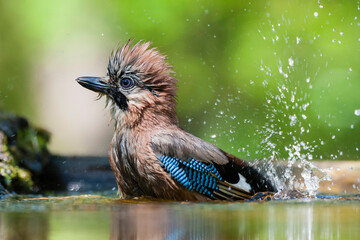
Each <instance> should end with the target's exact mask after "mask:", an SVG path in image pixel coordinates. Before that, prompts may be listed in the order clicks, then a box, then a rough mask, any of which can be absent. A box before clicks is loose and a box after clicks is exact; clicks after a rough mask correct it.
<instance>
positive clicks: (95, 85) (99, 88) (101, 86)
mask: <svg viewBox="0 0 360 240" xmlns="http://www.w3.org/2000/svg"><path fill="white" fill-rule="evenodd" d="M102 79H103V78H101V77H79V78H77V79H76V81H77V82H78V83H79V84H80V85H81V86H83V87H84V88H87V89H90V90H92V91H94V92H98V93H105V94H109V93H111V90H112V86H111V85H108V84H106V83H103V82H102V81H101V80H102Z"/></svg>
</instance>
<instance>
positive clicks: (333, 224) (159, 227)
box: [0, 195, 360, 240]
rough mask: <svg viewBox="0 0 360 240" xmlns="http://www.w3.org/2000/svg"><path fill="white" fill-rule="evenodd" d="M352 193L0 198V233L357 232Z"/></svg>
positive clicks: (204, 235)
mask: <svg viewBox="0 0 360 240" xmlns="http://www.w3.org/2000/svg"><path fill="white" fill-rule="evenodd" d="M359 203H360V202H359V197H356V196H355V197H351V198H341V199H340V198H338V197H336V196H335V198H331V197H330V198H326V199H324V198H322V199H301V200H280V201H268V202H231V203H229V202H216V203H213V202H211V203H189V202H156V201H120V200H117V199H116V198H113V197H104V196H99V195H82V196H68V197H57V198H43V199H39V200H36V199H32V198H26V199H18V200H16V199H5V201H3V202H0V226H1V227H0V239H25V240H27V239H77V240H81V239H86V240H91V239H360V230H359V226H360V205H359Z"/></svg>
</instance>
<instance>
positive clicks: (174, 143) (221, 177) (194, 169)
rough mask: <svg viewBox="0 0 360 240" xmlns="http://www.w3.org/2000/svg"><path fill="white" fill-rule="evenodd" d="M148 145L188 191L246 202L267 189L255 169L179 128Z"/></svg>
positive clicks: (214, 197) (160, 134)
mask: <svg viewBox="0 0 360 240" xmlns="http://www.w3.org/2000/svg"><path fill="white" fill-rule="evenodd" d="M151 143H152V148H153V150H154V152H155V153H156V155H157V158H158V160H159V161H160V164H161V166H162V167H163V168H164V169H165V170H166V171H167V172H168V173H169V174H170V175H171V176H172V177H173V178H174V179H175V180H176V181H177V182H178V183H180V184H181V185H182V186H183V187H185V188H187V189H188V190H191V191H196V192H198V193H201V194H203V195H205V196H207V197H209V198H212V199H219V200H243V199H249V198H250V197H251V196H252V194H254V193H255V192H257V190H259V189H260V190H269V189H266V188H265V187H264V186H262V185H264V181H265V180H266V179H265V178H264V177H263V176H262V175H261V174H259V173H258V171H257V170H256V169H255V168H253V167H251V166H249V165H248V164H247V163H246V162H244V161H242V160H240V159H238V158H236V157H234V156H232V155H230V154H227V153H225V152H224V151H222V150H220V149H219V148H217V147H216V146H214V145H213V144H211V143H208V142H206V141H204V140H202V139H200V138H197V137H195V136H193V135H191V134H189V133H187V132H185V131H184V130H182V129H174V130H173V131H169V130H167V131H160V132H158V133H157V134H155V135H153V136H152V138H151ZM254 178H259V179H260V180H263V182H261V181H258V179H255V180H256V181H254ZM266 183H267V184H270V185H269V186H271V183H269V182H266ZM270 190H271V189H270Z"/></svg>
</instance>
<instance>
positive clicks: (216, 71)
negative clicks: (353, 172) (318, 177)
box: [0, 0, 360, 160]
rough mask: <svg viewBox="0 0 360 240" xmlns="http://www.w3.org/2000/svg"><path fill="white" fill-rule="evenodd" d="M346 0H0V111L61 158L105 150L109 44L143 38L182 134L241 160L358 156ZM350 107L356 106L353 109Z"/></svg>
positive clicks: (357, 49)
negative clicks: (166, 76) (155, 55)
mask: <svg viewBox="0 0 360 240" xmlns="http://www.w3.org/2000/svg"><path fill="white" fill-rule="evenodd" d="M359 9H360V7H359V2H358V1H310V0H307V1H281V0H272V1H165V0H162V1H161V0H158V1H144V0H142V1H85V0H72V1H69V0H63V1H44V0H31V1H29V0H24V1H9V0H0V31H1V35H0V72H1V78H0V109H4V110H6V111H11V112H15V113H17V114H20V115H23V116H25V117H28V118H29V119H30V120H31V121H32V122H33V123H34V124H35V125H38V126H41V127H44V128H46V129H48V130H50V132H51V133H52V142H51V146H50V149H51V150H52V151H53V152H55V153H61V154H83V155H84V154H85V155H88V154H95V155H101V154H106V152H107V149H108V146H109V142H110V139H111V135H112V131H113V127H112V124H111V123H108V119H109V115H108V113H107V112H106V111H105V110H104V109H103V108H104V100H103V99H102V100H100V101H94V100H95V99H96V95H95V94H94V93H91V92H90V91H86V89H83V88H81V87H80V86H79V85H78V84H77V83H76V82H75V81H74V79H75V78H77V77H79V76H84V75H89V76H91V75H104V74H105V73H106V65H107V61H108V56H109V54H110V52H111V50H112V49H113V48H115V47H116V45H117V44H118V43H119V42H120V43H125V42H126V41H127V40H128V39H129V38H134V39H135V41H137V40H141V39H143V40H146V41H152V42H153V46H156V47H158V48H159V49H160V51H161V52H162V53H164V54H166V55H167V56H168V59H169V60H168V61H169V62H170V63H171V64H172V65H173V66H174V70H175V71H176V77H177V79H178V80H179V84H178V87H179V92H178V108H177V109H178V115H179V118H180V123H181V125H182V126H183V127H184V128H185V129H186V130H189V131H190V132H192V133H193V134H195V135H197V136H199V137H201V138H204V139H206V140H208V141H211V142H213V143H215V144H217V145H218V146H219V147H221V148H222V149H224V150H226V151H229V152H231V153H233V154H235V155H237V156H240V157H243V158H245V159H249V160H251V159H257V158H263V157H269V156H271V155H273V156H277V157H279V158H288V157H289V155H290V157H291V154H293V153H294V152H299V153H300V154H301V155H303V156H304V157H306V158H313V159H340V160H342V159H344V160H345V159H355V160H356V159H359V156H360V153H359V149H358V147H360V116H359V115H360V69H359V66H360V25H359V24H360V22H359V13H360V10H359ZM356 110H359V112H358V111H356Z"/></svg>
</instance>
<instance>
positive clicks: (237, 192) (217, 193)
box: [213, 180, 252, 200]
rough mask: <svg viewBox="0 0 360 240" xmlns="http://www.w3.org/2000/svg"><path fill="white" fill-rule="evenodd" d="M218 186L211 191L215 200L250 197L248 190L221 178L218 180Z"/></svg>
mask: <svg viewBox="0 0 360 240" xmlns="http://www.w3.org/2000/svg"><path fill="white" fill-rule="evenodd" d="M218 186H219V188H218V189H216V190H214V192H213V195H214V199H216V200H246V199H250V198H251V197H252V194H251V193H250V192H247V191H245V190H243V189H240V188H238V187H236V186H234V185H232V184H229V183H227V182H224V181H221V180H219V181H218Z"/></svg>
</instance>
